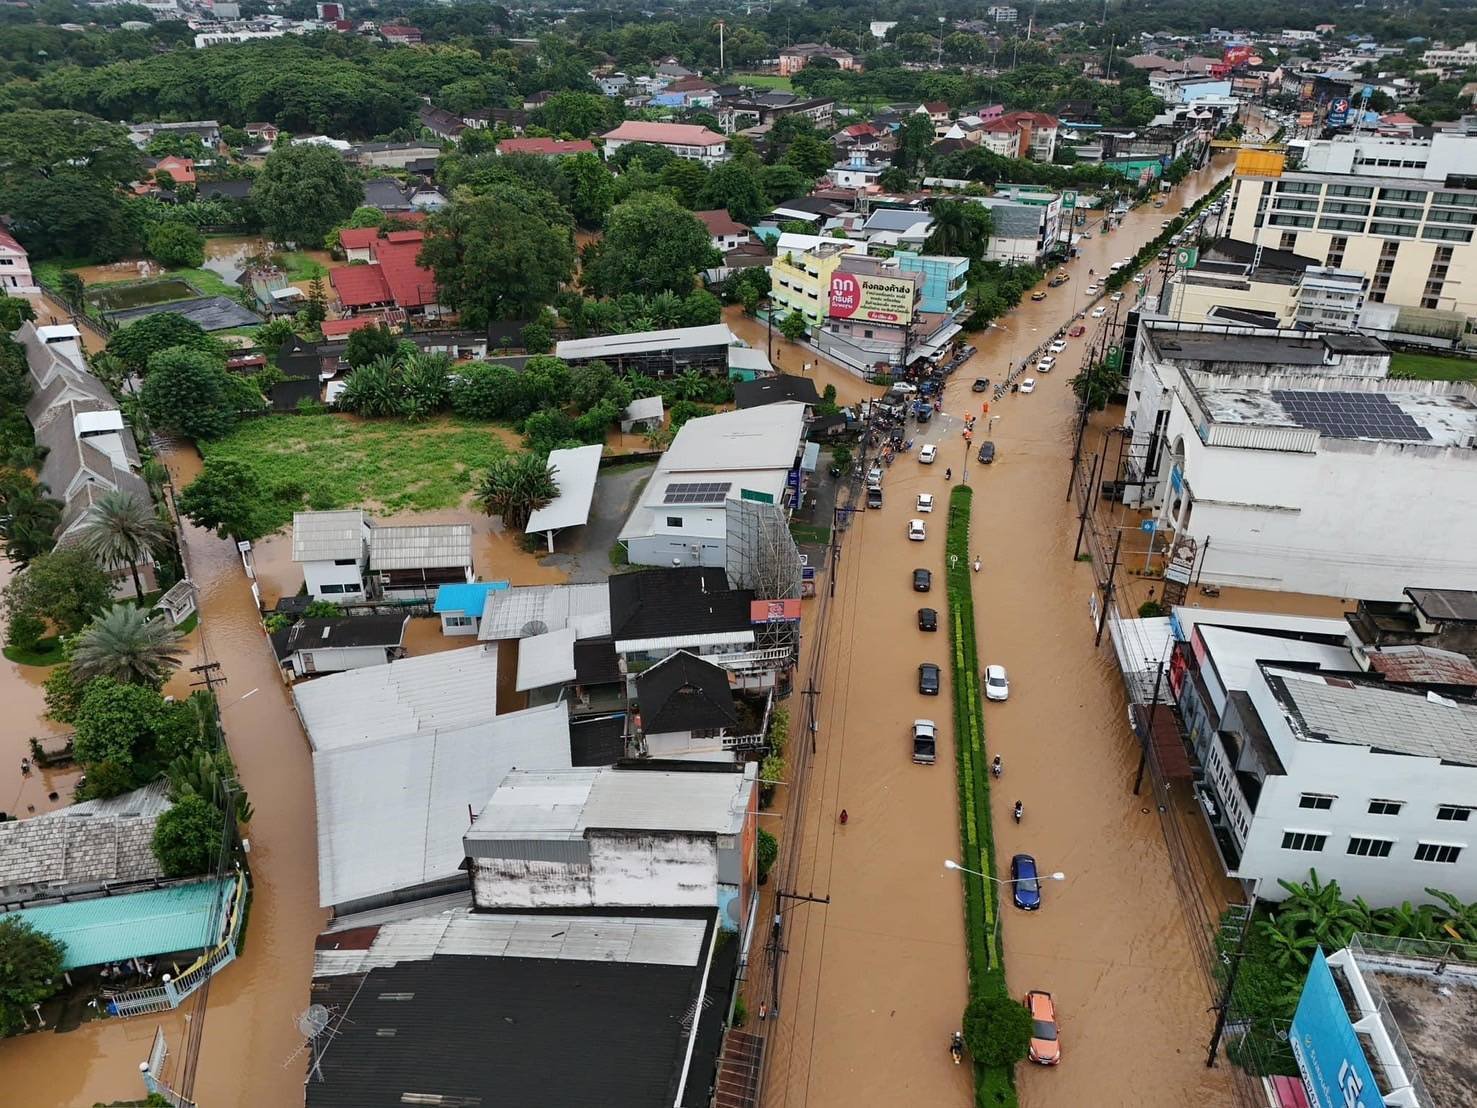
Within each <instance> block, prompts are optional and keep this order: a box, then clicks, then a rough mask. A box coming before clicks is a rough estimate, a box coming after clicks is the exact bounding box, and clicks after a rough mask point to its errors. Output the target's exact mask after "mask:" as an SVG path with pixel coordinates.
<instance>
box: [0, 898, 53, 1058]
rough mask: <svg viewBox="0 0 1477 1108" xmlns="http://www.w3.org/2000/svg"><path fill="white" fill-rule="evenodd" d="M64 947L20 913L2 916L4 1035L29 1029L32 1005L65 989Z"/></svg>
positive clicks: (0, 1021) (0, 1030)
mask: <svg viewBox="0 0 1477 1108" xmlns="http://www.w3.org/2000/svg"><path fill="white" fill-rule="evenodd" d="M65 953H66V947H64V946H63V945H62V944H61V943H59V942H58V941H57V940H55V939H53V938H52V937H51V936H50V935H48V934H46V933H45V932H44V931H38V930H36V928H35V927H34V926H33V925H31V924H30V923H28V922H27V921H26V920H24V919H22V918H21V917H20V916H6V917H5V918H4V919H0V1036H5V1035H14V1034H17V1033H18V1032H20V1031H22V1030H24V1029H25V1027H26V1026H27V1025H26V1019H27V1017H28V1016H30V1015H31V1006H32V1005H35V1004H40V1003H41V1002H42V1001H43V1000H48V999H50V998H51V997H53V996H55V995H56V994H57V993H58V992H60V991H61V988H62V986H63V985H64V984H65V981H64V980H63V978H62V955H63V954H65Z"/></svg>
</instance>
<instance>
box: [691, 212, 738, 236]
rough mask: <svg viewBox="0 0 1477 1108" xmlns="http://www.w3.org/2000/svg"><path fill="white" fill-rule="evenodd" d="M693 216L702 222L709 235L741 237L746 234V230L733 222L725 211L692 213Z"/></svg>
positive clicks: (731, 217)
mask: <svg viewBox="0 0 1477 1108" xmlns="http://www.w3.org/2000/svg"><path fill="white" fill-rule="evenodd" d="M692 214H693V215H695V216H697V217H698V219H700V220H702V223H703V226H704V227H706V228H707V229H708V234H710V235H742V234H746V233H747V232H748V230H749V229H748V228H747V227H745V226H744V225H743V224H742V223H739V222H737V221H735V220H734V218H733V216H731V215H729V214H728V212H727V211H726V210H724V209H723V208H719V209H717V210H716V211H711V212H693V213H692Z"/></svg>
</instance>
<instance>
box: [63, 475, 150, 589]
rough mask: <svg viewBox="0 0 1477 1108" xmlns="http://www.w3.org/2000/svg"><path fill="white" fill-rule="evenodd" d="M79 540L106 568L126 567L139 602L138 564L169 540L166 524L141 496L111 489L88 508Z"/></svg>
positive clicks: (141, 583) (140, 584)
mask: <svg viewBox="0 0 1477 1108" xmlns="http://www.w3.org/2000/svg"><path fill="white" fill-rule="evenodd" d="M81 538H82V548H83V549H84V550H86V551H87V552H88V553H89V554H91V555H92V556H93V557H94V558H96V559H97V560H98V561H99V562H100V563H101V564H102V565H104V566H106V567H107V568H108V569H118V568H120V567H121V566H127V567H128V572H129V573H131V574H132V575H133V592H134V595H135V596H137V597H139V598H140V599H142V598H143V595H144V583H143V581H142V580H140V579H139V575H138V564H139V562H142V561H143V560H145V559H146V558H148V557H150V556H151V555H152V554H153V552H154V551H155V550H158V549H159V548H160V547H161V546H163V545H164V544H165V543H166V542H168V541H169V525H168V524H166V523H165V522H164V521H163V520H162V519H160V518H159V514H158V513H157V512H155V511H154V506H153V505H152V504H150V503H149V502H148V501H146V500H144V499H143V498H142V497H139V496H135V495H133V494H132V493H129V492H124V491H122V490H121V489H111V490H109V491H108V492H105V493H103V494H102V495H101V496H99V497H98V498H97V499H96V500H95V501H93V504H92V507H91V508H89V509H87V516H86V518H85V519H84V520H83V523H82V532H81Z"/></svg>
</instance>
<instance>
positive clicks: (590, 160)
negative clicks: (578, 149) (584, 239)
mask: <svg viewBox="0 0 1477 1108" xmlns="http://www.w3.org/2000/svg"><path fill="white" fill-rule="evenodd" d="M560 169H561V171H562V172H563V174H564V178H565V180H566V181H568V182H569V211H570V214H572V215H573V216H574V220H575V222H576V223H578V224H579V225H580V226H581V227H584V228H587V229H593V228H596V227H599V226H600V225H601V224H602V223H604V222H605V215H606V213H607V212H609V211H610V206H611V205H612V204H613V203H615V180H614V178H612V177H611V175H610V170H609V169H608V168H606V165H605V162H604V160H603V159H602V158H601V157H600V155H599V154H576V155H575V156H574V157H572V158H564V159H562V161H561V165H560Z"/></svg>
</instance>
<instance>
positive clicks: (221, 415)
mask: <svg viewBox="0 0 1477 1108" xmlns="http://www.w3.org/2000/svg"><path fill="white" fill-rule="evenodd" d="M248 394H254V395H255V397H256V403H257V405H258V406H261V403H262V398H261V394H260V393H257V392H256V388H255V386H253V385H252V384H251V383H250V382H249V381H246V380H245V379H244V378H240V377H234V376H232V375H231V374H229V373H227V372H226V369H225V366H224V365H222V363H221V362H220V361H219V360H218V359H216V358H213V357H211V356H210V355H209V354H207V353H205V352H204V351H201V350H191V349H189V348H188V347H178V346H176V347H170V348H169V349H167V350H161V351H160V352H159V353H157V354H155V355H153V356H152V357H151V358H149V369H148V373H147V374H146V375H145V376H144V386H143V389H142V390H141V391H140V393H139V401H140V403H141V404H142V405H143V409H144V412H145V413H146V414H147V415H148V417H149V421H150V422H151V423H152V424H153V425H154V426H155V427H158V428H161V429H163V430H166V431H173V432H176V433H178V434H181V435H184V436H185V437H187V438H192V439H216V438H220V437H221V436H222V435H224V434H225V433H226V432H227V431H229V430H230V429H231V428H232V427H234V426H235V424H236V417H237V415H238V414H239V413H240V412H241V411H242V410H243V403H244V401H246V400H248V399H249V395H248Z"/></svg>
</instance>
